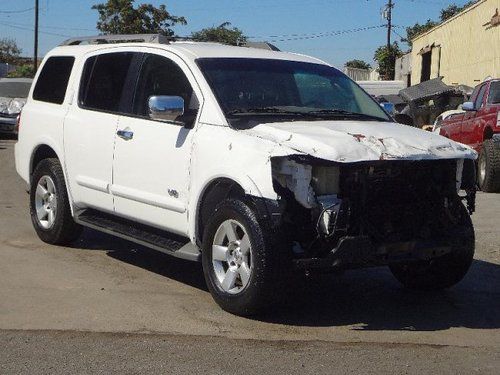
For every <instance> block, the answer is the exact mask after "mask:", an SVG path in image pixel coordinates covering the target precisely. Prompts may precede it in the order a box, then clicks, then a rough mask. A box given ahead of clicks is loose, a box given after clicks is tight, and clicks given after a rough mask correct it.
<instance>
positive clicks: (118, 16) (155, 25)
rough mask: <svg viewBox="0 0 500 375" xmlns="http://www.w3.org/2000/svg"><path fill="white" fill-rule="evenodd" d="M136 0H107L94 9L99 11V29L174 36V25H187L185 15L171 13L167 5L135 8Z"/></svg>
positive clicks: (104, 32) (107, 31)
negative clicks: (178, 15) (179, 15)
mask: <svg viewBox="0 0 500 375" xmlns="http://www.w3.org/2000/svg"><path fill="white" fill-rule="evenodd" d="M134 1H135V0H107V2H106V3H102V4H96V5H93V6H92V9H95V10H97V12H99V20H98V21H97V29H98V30H99V31H101V32H102V33H103V34H162V35H166V36H174V35H175V33H174V31H173V30H172V27H173V26H175V25H177V24H180V25H186V24H187V22H186V19H185V18H184V17H177V16H174V15H172V14H170V13H169V12H168V11H167V9H166V7H165V5H160V6H159V7H158V8H156V7H155V6H153V5H152V4H141V5H139V6H138V7H137V8H134Z"/></svg>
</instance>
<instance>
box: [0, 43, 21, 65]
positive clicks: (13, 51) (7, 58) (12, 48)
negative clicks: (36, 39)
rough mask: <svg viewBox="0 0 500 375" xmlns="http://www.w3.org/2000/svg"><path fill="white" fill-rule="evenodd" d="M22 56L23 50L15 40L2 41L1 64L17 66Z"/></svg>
mask: <svg viewBox="0 0 500 375" xmlns="http://www.w3.org/2000/svg"><path fill="white" fill-rule="evenodd" d="M20 54H21V49H20V48H19V47H18V46H17V43H16V41H15V40H14V39H10V38H2V39H0V63H8V64H15V63H16V62H17V60H18V59H19V55H20Z"/></svg>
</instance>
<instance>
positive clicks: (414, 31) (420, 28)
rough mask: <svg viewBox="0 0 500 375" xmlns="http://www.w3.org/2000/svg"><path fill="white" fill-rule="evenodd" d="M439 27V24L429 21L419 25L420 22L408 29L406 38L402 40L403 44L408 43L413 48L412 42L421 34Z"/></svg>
mask: <svg viewBox="0 0 500 375" xmlns="http://www.w3.org/2000/svg"><path fill="white" fill-rule="evenodd" d="M437 25H439V23H438V22H434V21H431V20H427V22H426V23H424V24H419V23H418V22H417V23H416V24H415V25H413V26H410V27H407V28H406V38H404V39H402V41H403V42H406V43H407V44H408V45H409V46H410V47H411V46H412V40H413V39H414V38H415V37H417V36H418V35H420V34H423V33H425V32H426V31H429V30H430V29H432V28H433V27H435V26H437Z"/></svg>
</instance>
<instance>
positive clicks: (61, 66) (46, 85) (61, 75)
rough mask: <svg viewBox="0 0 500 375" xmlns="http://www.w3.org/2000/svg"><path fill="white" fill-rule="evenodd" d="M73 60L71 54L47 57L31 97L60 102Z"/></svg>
mask: <svg viewBox="0 0 500 375" xmlns="http://www.w3.org/2000/svg"><path fill="white" fill-rule="evenodd" d="M74 62H75V58H74V57H71V56H60V57H51V58H49V59H48V60H47V61H46V62H45V64H44V66H43V68H42V71H41V73H40V76H39V77H38V80H37V82H36V86H35V90H34V91H33V99H35V100H40V101H42V102H49V103H55V104H62V102H63V101H64V97H65V95H66V88H67V86H68V81H69V76H70V74H71V69H73V64H74Z"/></svg>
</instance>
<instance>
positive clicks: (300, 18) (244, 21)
mask: <svg viewBox="0 0 500 375" xmlns="http://www.w3.org/2000/svg"><path fill="white" fill-rule="evenodd" d="M39 1H40V6H41V12H40V31H41V33H40V36H39V51H40V55H41V56H43V55H44V54H45V53H47V52H48V51H50V49H52V48H53V47H55V46H57V45H58V44H59V43H60V42H62V41H63V40H65V39H67V38H69V37H73V36H82V35H96V34H97V30H96V28H95V25H96V22H97V12H96V11H95V10H92V9H91V6H92V5H94V4H96V3H102V2H104V0H94V1H86V0H39ZM143 2H146V3H152V4H154V5H159V4H165V5H166V6H167V10H168V11H169V12H170V13H171V14H173V15H176V16H184V17H185V18H186V19H187V21H188V24H187V25H186V26H176V27H175V28H174V31H175V32H176V34H177V35H180V36H187V35H189V34H190V33H191V32H192V31H196V30H200V29H202V28H204V27H211V26H218V25H220V24H222V23H223V22H226V21H228V22H231V23H232V25H233V26H236V27H238V28H240V29H242V30H243V32H244V33H245V35H247V36H250V37H252V39H251V40H267V41H272V42H273V44H275V45H276V46H278V47H279V48H280V49H281V50H283V51H290V52H296V53H302V54H306V55H311V56H315V57H318V58H320V59H322V60H325V61H327V62H329V63H331V64H333V65H335V66H337V67H342V66H343V65H344V63H345V62H346V61H348V60H351V59H361V60H365V61H367V62H369V63H371V64H373V53H374V51H375V49H376V48H377V47H378V46H380V45H383V44H385V43H386V39H387V30H386V28H383V27H379V26H381V25H383V24H385V23H386V21H385V20H383V19H382V16H381V9H382V8H383V6H384V4H385V3H387V1H386V0H276V1H271V0H253V1H243V0H203V1H201V0H199V1H195V0H171V1H161V0H145V1H142V0H136V3H137V4H139V3H143ZM394 2H395V7H394V10H393V23H394V25H395V26H396V27H395V28H394V33H393V34H392V37H393V38H395V40H399V39H400V36H404V35H405V28H404V27H406V26H410V25H413V24H414V23H415V22H420V23H422V22H425V21H426V20H427V19H438V18H439V14H440V10H441V9H442V8H444V7H446V6H448V5H450V4H452V3H455V4H457V5H463V4H464V3H465V2H467V0H455V1H453V0H451V1H449V0H395V1H394ZM34 3H35V0H0V38H5V37H7V38H13V39H15V40H16V42H17V44H18V46H19V47H20V48H21V49H22V55H23V56H32V55H33V24H34V11H33V10H32V9H31V8H33V6H34ZM397 34H399V35H400V36H398V35H397ZM318 36H320V37H318ZM290 39H291V40H290ZM400 44H401V46H402V47H404V49H407V46H406V44H405V43H400Z"/></svg>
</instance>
